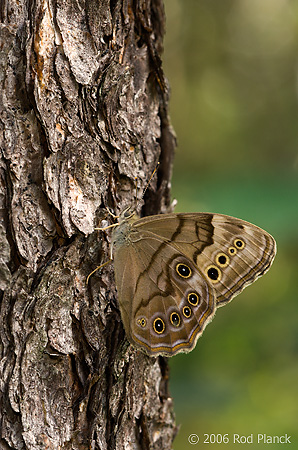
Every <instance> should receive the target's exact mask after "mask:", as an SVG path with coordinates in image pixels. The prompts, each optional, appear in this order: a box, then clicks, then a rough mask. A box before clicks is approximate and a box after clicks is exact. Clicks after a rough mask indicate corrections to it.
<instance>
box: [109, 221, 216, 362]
mask: <svg viewBox="0 0 298 450" xmlns="http://www.w3.org/2000/svg"><path fill="white" fill-rule="evenodd" d="M120 227H121V225H120ZM118 231H120V232H121V229H119V230H118ZM125 236H126V237H127V238H128V239H127V240H126V245H125V244H124V243H123V242H122V243H121V245H117V241H116V242H115V244H114V247H115V252H114V266H115V268H114V270H115V279H116V286H117V291H118V300H119V306H120V312H121V317H122V321H123V324H124V328H125V331H126V334H127V336H128V338H129V340H130V341H131V342H132V343H133V344H135V345H137V346H138V347H141V348H142V349H143V350H145V351H146V352H147V353H148V354H149V355H151V356H156V355H159V354H162V355H165V356H173V355H175V354H176V353H178V352H188V351H190V350H191V349H192V348H193V347H194V346H195V344H196V341H197V339H198V337H199V336H200V335H201V334H202V332H203V330H204V328H205V326H206V325H207V323H208V322H209V321H210V320H211V319H212V317H213V315H214V312H215V306H216V305H215V294H214V290H213V287H212V285H211V284H210V283H209V282H208V281H207V280H206V278H205V277H204V275H203V274H202V273H201V272H200V270H198V269H197V267H196V265H195V264H194V262H193V261H191V260H190V259H189V258H188V257H186V256H184V255H183V254H181V253H180V252H179V251H177V249H175V247H173V246H172V245H171V243H166V242H164V239H161V238H160V237H159V236H158V235H152V234H151V233H147V232H146V230H138V229H137V228H135V227H133V230H132V231H131V233H129V234H125ZM122 237H123V235H122Z"/></svg>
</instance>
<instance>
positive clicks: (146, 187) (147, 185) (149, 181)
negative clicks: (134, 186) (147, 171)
mask: <svg viewBox="0 0 298 450" xmlns="http://www.w3.org/2000/svg"><path fill="white" fill-rule="evenodd" d="M159 164H160V162H159V161H158V163H157V164H156V167H155V169H154V170H153V172H152V174H151V177H150V178H149V180H148V182H147V184H146V186H145V189H144V190H143V194H142V197H141V198H140V200H139V201H138V202H137V204H136V207H137V206H138V204H139V203H140V201H141V200H142V199H143V198H144V195H145V194H146V191H147V189H148V187H149V184H150V183H151V180H152V178H153V177H154V175H155V172H156V171H157V169H158V166H159ZM136 198H137V197H136Z"/></svg>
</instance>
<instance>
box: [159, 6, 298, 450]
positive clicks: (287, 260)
mask: <svg viewBox="0 0 298 450" xmlns="http://www.w3.org/2000/svg"><path fill="white" fill-rule="evenodd" d="M165 5H166V15H167V35H166V41H165V53H164V69H165V72H166V75H167V77H168V78H169V81H170V85H171V92H172V94H171V119H172V122H173V125H174V128H175V131H176V133H177V137H178V144H179V147H178V150H177V155H176V163H175V166H174V177H173V195H174V197H175V198H177V199H178V207H177V208H176V211H194V212H195V211H208V212H219V213H224V214H230V215H234V216H236V217H240V218H242V219H245V220H248V221H251V222H252V223H255V224H257V225H259V226H261V227H262V228H264V229H266V230H267V231H269V232H270V233H272V235H273V236H274V237H275V238H276V240H277V245H278V254H277V258H276V261H275V262H274V264H273V267H272V269H271V270H270V272H269V273H268V274H266V275H265V277H264V278H262V279H261V280H259V281H257V283H256V284H254V285H253V286H250V287H249V288H248V289H247V290H245V291H244V292H243V293H242V294H241V295H240V297H237V298H236V299H235V300H234V302H233V303H232V304H231V305H228V306H226V307H225V308H222V309H220V310H219V311H218V313H217V315H216V317H215V319H214V321H213V323H212V324H210V325H209V326H208V327H207V329H206V330H205V333H204V335H203V337H202V338H201V339H200V340H199V342H198V344H197V347H196V349H195V350H194V351H193V352H192V353H191V354H189V355H178V356H176V357H175V358H173V359H172V360H171V371H172V373H171V390H172V395H173V396H174V400H175V405H176V412H177V421H178V423H180V424H181V429H180V433H179V435H178V437H177V440H176V443H175V445H174V449H175V450H180V449H187V448H198V447H199V446H195V445H191V444H189V443H188V441H187V438H188V436H189V435H190V434H191V433H196V434H198V435H199V436H200V437H203V434H204V433H209V434H210V433H215V434H217V433H222V434H224V433H230V434H231V435H232V434H233V433H240V434H241V433H242V434H246V435H248V434H251V433H254V434H257V433H267V434H268V435H270V434H272V435H283V434H285V433H288V435H291V436H292V442H293V444H294V445H293V444H292V448H298V444H297V442H298V431H297V419H298V402H297V399H298V387H297V379H298V358H297V356H298V344H297V342H298V339H297V337H298V336H297V334H298V333H297V329H298V298H297V284H298V283H297V273H298V258H297V254H298V233H297V223H298V177H297V171H298V152H297V148H298V126H297V122H298V101H297V86H296V83H297V80H296V78H297V55H298V51H297V50H298V35H297V24H298V8H297V3H296V2H291V1H284V0H274V1H273V0H262V2H260V1H259V0H228V1H215V0H212V1H211V0H209V1H206V0H166V1H165ZM295 442H296V443H295ZM199 445H200V446H201V448H202V447H204V448H205V447H207V448H208V445H207V444H205V445H202V443H201V442H200V444H199ZM209 446H212V448H227V446H226V447H225V444H212V445H211V444H210V445H209ZM238 446H239V447H241V445H240V444H238V445H237V444H234V445H233V446H228V447H229V448H235V449H236V448H238ZM264 446H265V444H264V445H262V444H259V445H258V444H256V443H254V444H252V445H250V446H249V448H250V449H260V448H264ZM270 448H279V446H278V445H275V444H272V445H270Z"/></svg>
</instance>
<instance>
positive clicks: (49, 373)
mask: <svg viewBox="0 0 298 450" xmlns="http://www.w3.org/2000/svg"><path fill="white" fill-rule="evenodd" d="M0 8H1V10H0V14H1V37H0V39H1V41H0V42H1V44H0V50H1V56H0V64H1V69H0V75H1V96H0V98H1V121H0V126H1V137H0V141H1V162H0V175H1V176H0V179H1V192H0V194H1V195H0V204H1V206H0V210H1V223H0V249H1V250H0V252H1V253H0V288H1V289H2V294H1V312H0V314H1V317H0V355H1V361H0V395H1V398H0V429H1V433H0V448H1V450H2V449H17V450H21V449H22V450H23V449H30V450H36V449H55V450H57V449H81V450H82V449H101V450H103V449H108V450H112V449H124V448H125V449H149V448H150V449H163V450H166V449H170V448H171V444H172V440H173V437H174V435H175V432H176V428H175V424H174V417H173V411H172V400H171V398H170V397H169V395H168V391H167V384H168V366H167V362H166V361H165V360H164V359H163V358H149V357H147V356H146V355H144V354H143V353H141V352H139V351H137V350H135V349H134V348H133V347H132V346H131V345H129V344H128V342H127V340H126V338H125V334H124V331H123V327H122V324H121V320H120V316H119V311H118V308H117V300H116V299H117V295H116V289H115V286H114V282H113V280H114V278H113V266H112V265H110V266H108V267H107V268H105V270H103V271H102V272H100V273H96V274H95V275H94V276H93V277H92V279H91V283H90V284H89V285H88V286H87V285H86V276H87V275H88V273H89V272H90V271H91V270H92V269H94V268H95V267H96V266H97V265H98V264H100V263H101V262H103V261H105V260H107V259H108V258H109V234H108V233H106V234H104V233H98V232H94V231H93V230H94V227H96V226H100V224H101V220H102V219H103V218H104V217H105V216H106V215H107V213H106V209H105V207H106V206H108V207H109V208H111V209H112V210H114V211H115V212H116V213H118V212H119V211H120V210H122V209H123V208H124V207H125V206H127V205H128V204H131V203H132V202H133V201H134V196H135V177H136V176H137V178H138V184H139V188H140V190H142V188H143V187H144V185H145V183H146V181H147V180H148V178H149V175H150V174H151V173H152V170H153V169H154V167H155V165H156V163H157V161H158V160H159V161H160V162H161V164H160V169H159V171H158V176H157V179H156V180H155V181H154V180H153V181H152V183H151V184H150V188H149V189H148V192H147V193H146V197H145V200H144V206H143V210H142V214H144V215H147V214H148V213H158V212H160V211H161V212H163V211H166V210H167V209H168V208H169V204H170V200H169V180H170V174H171V163H172V156H173V149H174V145H175V139H174V136H173V133H172V132H171V128H170V125H169V121H168V113H167V102H168V99H167V88H166V82H165V80H164V76H163V72H162V69H161V64H160V54H161V50H162V38H163V33H164V13H163V4H162V0H85V1H84V0H82V1H78V0H49V1H45V0H34V1H33V0H26V1H25V0H19V1H18V2H17V1H15V0H2V1H1V6H0Z"/></svg>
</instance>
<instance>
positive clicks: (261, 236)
mask: <svg viewBox="0 0 298 450" xmlns="http://www.w3.org/2000/svg"><path fill="white" fill-rule="evenodd" d="M110 227H114V230H113V232H112V252H113V261H114V272H115V281H116V287H117V292H118V302H119V308H120V313H121V318H122V322H123V325H124V329H125V332H126V335H127V337H128V339H129V341H130V342H131V343H132V344H133V345H134V346H135V347H137V348H138V349H141V350H143V351H145V352H146V353H147V354H148V355H150V356H158V355H163V356H167V357H168V356H173V355H176V354H177V353H180V352H189V351H191V350H192V349H193V348H194V347H195V345H196V342H197V340H198V338H199V337H200V336H201V335H202V333H203V331H204V329H205V327H206V325H207V324H208V323H209V322H210V321H211V320H212V319H213V317H214V314H215V312H216V310H217V308H218V307H220V306H223V305H225V304H227V303H229V302H230V301H231V300H232V298H233V297H235V296H236V295H238V294H239V293H240V292H241V291H242V290H243V289H244V288H245V287H246V286H248V285H249V284H251V283H253V282H254V281H255V280H256V279H257V278H259V277H260V276H262V275H263V274H264V273H265V272H267V270H268V269H269V268H270V266H271V264H272V262H273V259H274V257H275V254H276V243H275V240H274V239H273V237H272V236H271V235H270V234H269V233H267V232H266V231H264V230H262V229H261V228H259V227H257V226H255V225H252V224H250V223H248V222H245V221H244V220H241V219H236V218H234V217H229V216H226V215H222V214H211V213H185V214H183V213H181V214H180V213H179V214H174V213H173V214H161V215H154V216H148V217H143V218H140V217H138V216H137V215H136V213H135V212H134V210H132V209H131V208H127V209H126V210H124V211H123V212H122V214H121V215H120V216H119V222H118V223H117V224H113V225H110V226H109V227H108V228H110ZM103 229H105V228H102V230H103ZM92 273H93V272H92Z"/></svg>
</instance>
